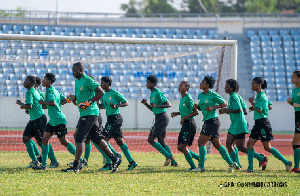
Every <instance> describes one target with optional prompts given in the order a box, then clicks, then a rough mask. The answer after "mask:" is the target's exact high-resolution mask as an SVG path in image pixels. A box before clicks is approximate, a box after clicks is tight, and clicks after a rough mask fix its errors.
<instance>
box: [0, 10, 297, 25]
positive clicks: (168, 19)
mask: <svg viewBox="0 0 300 196" xmlns="http://www.w3.org/2000/svg"><path fill="white" fill-rule="evenodd" d="M228 20H229V21H239V22H241V23H242V25H243V27H248V26H249V27H253V25H252V24H253V23H255V24H256V26H255V25H254V26H255V27H265V26H266V24H267V23H269V22H270V21H271V22H274V23H276V24H279V25H280V27H284V25H285V22H286V21H289V22H291V23H295V24H297V23H299V21H300V13H297V14H248V13H220V14H217V13H212V14H202V13H195V14H189V13H174V14H173V13H156V14H119V13H93V12H55V11H30V10H22V11H20V10H0V22H1V23H14V24H15V23H23V24H29V25H31V24H48V25H91V26H92V25H101V26H143V27H146V26H161V27H168V26H170V27H203V26H204V27H215V28H218V25H219V23H220V22H221V21H228ZM251 25H252V26H251ZM292 26H294V25H292Z"/></svg>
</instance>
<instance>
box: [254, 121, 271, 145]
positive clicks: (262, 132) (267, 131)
mask: <svg viewBox="0 0 300 196" xmlns="http://www.w3.org/2000/svg"><path fill="white" fill-rule="evenodd" d="M249 137H251V138H253V139H256V140H261V141H262V142H265V141H271V140H273V139H274V137H273V134H272V127H271V123H270V121H269V119H267V118H262V119H258V120H255V124H254V126H253V128H252V130H251V133H250V136H249Z"/></svg>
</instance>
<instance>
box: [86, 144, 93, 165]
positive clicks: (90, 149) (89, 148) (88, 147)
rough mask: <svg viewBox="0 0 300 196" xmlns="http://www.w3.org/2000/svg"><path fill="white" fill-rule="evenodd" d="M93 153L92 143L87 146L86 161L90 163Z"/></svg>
mask: <svg viewBox="0 0 300 196" xmlns="http://www.w3.org/2000/svg"><path fill="white" fill-rule="evenodd" d="M91 151H92V144H91V143H88V144H85V150H84V158H85V160H87V161H89V158H90V154H91Z"/></svg>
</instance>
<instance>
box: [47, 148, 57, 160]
mask: <svg viewBox="0 0 300 196" xmlns="http://www.w3.org/2000/svg"><path fill="white" fill-rule="evenodd" d="M48 156H49V159H50V160H51V161H52V162H53V163H56V162H57V159H56V157H55V155H54V151H53V148H52V145H51V144H50V143H49V153H48Z"/></svg>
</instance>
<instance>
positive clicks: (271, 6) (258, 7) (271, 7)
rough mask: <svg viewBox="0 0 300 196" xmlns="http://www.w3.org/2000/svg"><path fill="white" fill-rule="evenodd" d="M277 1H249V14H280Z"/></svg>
mask: <svg viewBox="0 0 300 196" xmlns="http://www.w3.org/2000/svg"><path fill="white" fill-rule="evenodd" d="M276 5H277V0H247V3H246V10H247V13H278V12H279V11H278V10H277V9H276Z"/></svg>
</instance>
